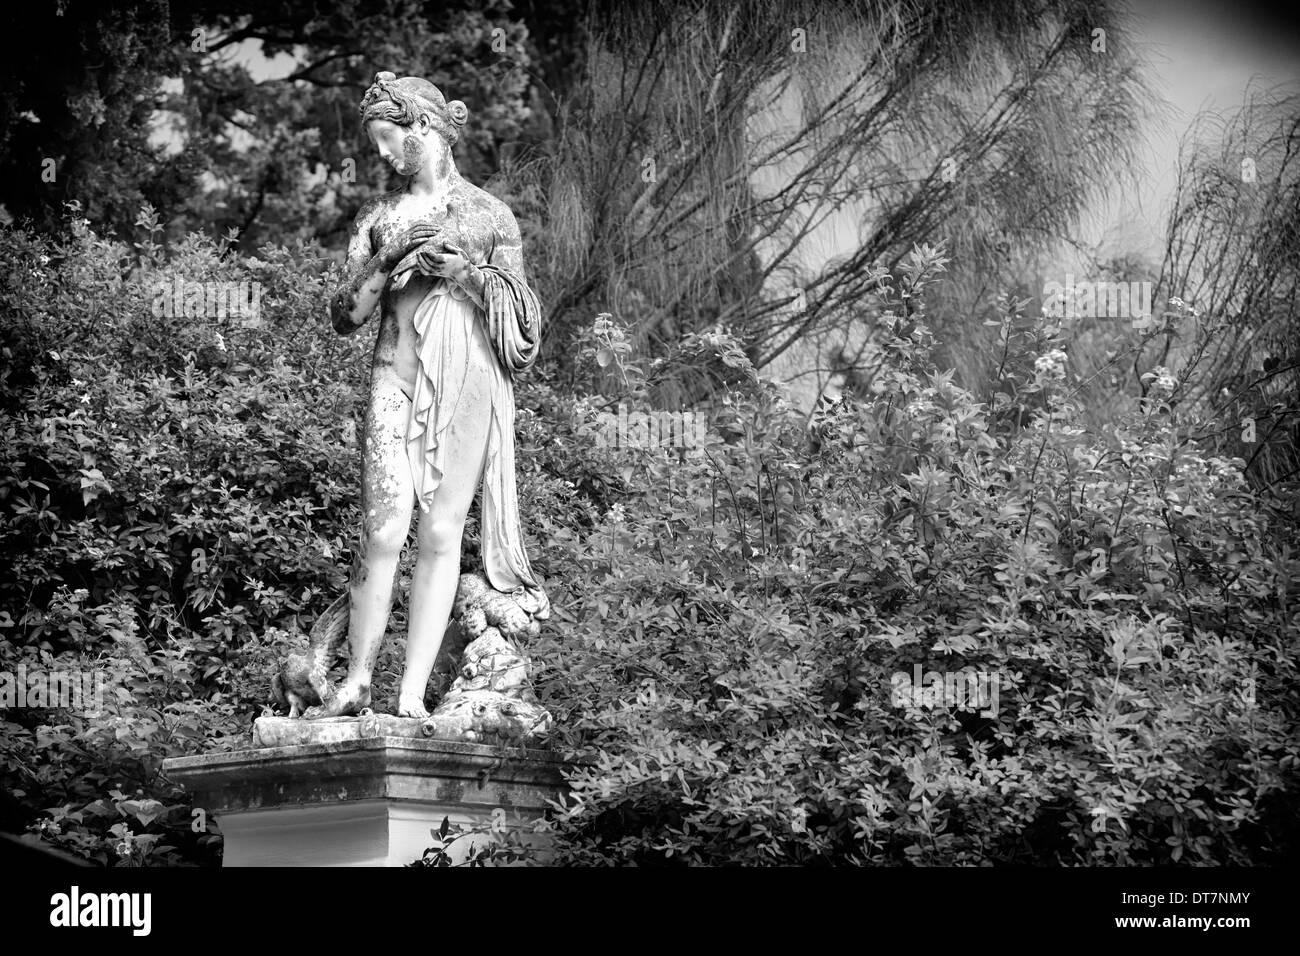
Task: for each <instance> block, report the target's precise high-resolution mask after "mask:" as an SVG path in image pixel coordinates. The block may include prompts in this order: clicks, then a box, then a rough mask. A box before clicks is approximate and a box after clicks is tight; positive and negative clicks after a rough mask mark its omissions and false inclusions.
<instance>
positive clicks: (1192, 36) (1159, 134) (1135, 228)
mask: <svg viewBox="0 0 1300 956" xmlns="http://www.w3.org/2000/svg"><path fill="white" fill-rule="evenodd" d="M1249 6H1250V5H1249V4H1234V3H1224V2H1220V3H1213V2H1209V0H1135V2H1134V13H1135V18H1134V26H1135V31H1134V37H1135V39H1136V40H1137V41H1138V42H1140V43H1142V44H1143V45H1144V46H1146V47H1149V52H1144V54H1143V56H1142V59H1143V60H1145V61H1147V62H1148V63H1149V64H1150V67H1149V73H1148V79H1149V81H1150V83H1151V85H1152V87H1153V89H1154V91H1155V93H1156V94H1157V95H1158V96H1160V97H1162V98H1163V99H1164V100H1165V101H1166V102H1167V104H1168V106H1167V115H1166V116H1165V118H1164V119H1163V120H1158V121H1156V122H1154V123H1152V124H1151V127H1150V129H1149V132H1148V134H1147V137H1146V142H1145V144H1144V154H1145V161H1144V163H1143V169H1142V170H1141V180H1140V181H1141V185H1140V187H1139V188H1138V189H1137V190H1136V192H1129V193H1127V194H1126V195H1124V196H1122V197H1116V198H1115V199H1114V200H1113V201H1111V202H1109V203H1106V204H1105V205H1104V206H1103V207H1102V208H1100V209H1099V210H1098V212H1097V214H1096V216H1095V217H1094V218H1093V221H1092V222H1091V223H1090V224H1089V227H1088V228H1087V230H1086V232H1087V234H1088V235H1089V237H1090V239H1091V240H1092V241H1097V240H1101V239H1103V238H1104V239H1105V240H1106V241H1107V244H1108V245H1110V244H1113V245H1114V246H1115V247H1116V248H1115V249H1114V251H1116V252H1120V251H1138V252H1146V253H1148V254H1150V255H1152V256H1156V255H1158V253H1159V251H1160V249H1161V248H1162V239H1163V236H1164V221H1165V215H1166V212H1167V210H1168V207H1169V204H1170V202H1171V201H1172V199H1173V190H1174V185H1175V181H1176V174H1177V163H1178V143H1179V140H1180V139H1181V138H1182V136H1183V135H1184V134H1185V133H1186V132H1187V129H1188V127H1189V125H1190V124H1191V122H1192V120H1193V119H1194V118H1195V117H1196V114H1197V113H1198V112H1200V111H1201V110H1206V109H1211V110H1225V111H1228V112H1232V111H1235V110H1236V108H1238V107H1240V106H1241V104H1242V102H1243V101H1244V98H1245V95H1246V89H1247V86H1248V85H1249V84H1250V83H1251V81H1252V80H1254V81H1255V83H1256V84H1257V85H1259V86H1261V87H1264V88H1267V87H1271V86H1276V85H1279V84H1282V83H1291V84H1294V83H1297V81H1300V44H1298V43H1297V42H1296V39H1295V35H1294V33H1293V32H1291V31H1287V30H1277V29H1274V28H1272V27H1271V26H1270V24H1268V23H1267V22H1265V21H1262V20H1260V19H1258V18H1256V17H1254V16H1251V15H1249V14H1245V13H1243V12H1242V11H1243V10H1246V9H1249Z"/></svg>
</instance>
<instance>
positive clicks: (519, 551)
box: [406, 265, 550, 618]
mask: <svg viewBox="0 0 1300 956" xmlns="http://www.w3.org/2000/svg"><path fill="white" fill-rule="evenodd" d="M479 268H480V269H481V270H482V271H483V274H484V296H483V298H484V308H483V309H479V308H478V307H477V306H476V305H475V304H474V303H473V301H471V300H470V299H469V297H468V296H467V294H466V293H465V292H464V290H462V289H461V288H460V287H459V286H458V285H456V284H455V283H452V282H449V281H447V280H445V279H442V280H438V281H437V282H434V283H433V286H432V288H431V289H430V290H429V292H428V293H426V295H425V296H424V298H423V299H421V300H420V303H419V305H417V306H416V309H415V315H414V324H415V332H416V350H417V352H418V356H419V369H418V372H417V375H416V383H415V396H414V398H413V399H412V402H411V417H410V419H409V422H408V424H407V431H406V450H407V458H408V460H409V462H410V466H411V477H412V480H413V481H414V484H415V495H416V501H417V502H418V504H419V506H420V508H421V509H422V510H423V511H425V512H428V511H429V510H430V507H431V505H432V502H433V497H434V492H435V491H436V490H437V488H438V485H439V484H440V483H441V482H442V476H443V474H444V460H445V455H446V442H445V441H443V440H442V436H443V434H444V433H445V432H446V430H447V428H448V427H449V426H450V424H451V422H452V420H453V418H454V416H455V414H456V409H457V407H458V406H459V404H460V399H461V395H462V393H463V390H464V385H465V379H466V375H467V373H468V369H469V366H470V363H471V361H473V360H474V359H475V356H474V355H473V354H472V353H473V352H474V350H475V345H474V337H475V332H476V331H479V333H480V334H483V335H484V336H485V337H486V340H487V343H488V345H489V347H490V349H491V352H492V354H493V356H494V357H495V361H490V362H489V363H488V365H489V377H490V381H491V387H490V395H491V402H492V421H491V425H490V426H489V429H488V442H487V456H486V460H485V462H484V466H483V474H482V502H481V504H482V508H481V512H480V515H481V520H480V543H481V549H482V556H483V569H484V573H485V575H486V577H487V579H488V582H489V583H490V584H491V585H492V587H494V588H496V589H497V590H498V591H505V592H513V593H514V595H515V598H516V600H517V601H518V603H519V605H520V606H521V607H522V608H523V609H524V610H526V611H528V612H529V613H532V614H534V615H535V616H536V617H538V618H546V617H549V615H550V601H549V600H548V599H547V597H546V593H545V592H544V591H543V590H542V587H541V584H540V583H539V582H538V580H537V577H536V575H535V574H534V573H533V570H532V567H531V565H530V564H529V562H528V555H527V552H526V551H525V550H524V540H523V527H522V525H521V523H520V520H519V501H518V496H517V489H516V485H515V396H514V382H513V376H514V374H515V373H516V372H519V371H523V370H524V369H526V368H528V367H530V366H531V365H532V364H533V363H535V362H536V361H537V353H538V349H539V346H540V342H541V336H540V334H539V331H540V323H541V308H540V306H539V304H538V302H537V297H536V296H535V295H534V294H533V292H532V290H531V289H529V288H528V286H527V284H526V283H524V282H523V281H522V280H521V279H519V277H517V276H516V275H514V274H513V273H511V272H509V271H508V270H505V269H501V268H498V267H496V266H491V265H483V266H480V267H479ZM476 326H477V329H476ZM478 349H479V351H480V354H481V350H482V346H481V345H479V346H478Z"/></svg>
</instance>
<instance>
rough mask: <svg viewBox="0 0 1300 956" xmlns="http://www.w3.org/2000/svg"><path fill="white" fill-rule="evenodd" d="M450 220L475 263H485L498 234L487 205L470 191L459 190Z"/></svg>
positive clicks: (454, 198) (453, 200) (461, 243)
mask: <svg viewBox="0 0 1300 956" xmlns="http://www.w3.org/2000/svg"><path fill="white" fill-rule="evenodd" d="M451 204H452V206H453V208H452V209H451V210H450V211H449V218H450V219H452V221H453V223H454V226H453V228H454V230H455V232H456V233H457V234H458V235H459V236H460V245H461V247H462V248H463V249H464V250H465V251H466V252H468V253H469V254H470V257H471V258H472V259H473V260H474V261H475V262H483V261H485V260H486V259H487V257H488V254H489V253H490V252H491V251H492V247H493V245H494V244H495V238H496V233H495V230H494V228H493V226H492V216H491V211H490V210H489V208H488V206H487V204H486V203H485V202H484V201H483V200H482V199H480V197H478V196H476V195H474V194H473V193H471V192H469V191H468V190H464V191H461V190H458V191H457V193H456V195H455V196H453V197H452V199H451Z"/></svg>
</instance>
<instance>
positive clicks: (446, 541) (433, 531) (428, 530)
mask: <svg viewBox="0 0 1300 956" xmlns="http://www.w3.org/2000/svg"><path fill="white" fill-rule="evenodd" d="M464 531H465V519H464V518H461V519H460V520H459V521H457V520H455V517H454V516H453V517H452V518H426V519H425V520H424V521H422V522H421V523H420V553H421V554H430V555H434V554H436V555H444V554H454V553H458V552H459V551H460V540H461V536H462V535H463V534H464Z"/></svg>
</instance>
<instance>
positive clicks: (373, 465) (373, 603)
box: [318, 362, 455, 717]
mask: <svg viewBox="0 0 1300 956" xmlns="http://www.w3.org/2000/svg"><path fill="white" fill-rule="evenodd" d="M403 387H404V386H403V384H402V382H401V380H400V379H398V377H397V376H396V375H395V374H394V373H393V370H392V367H391V365H389V364H388V363H386V362H377V363H376V364H375V367H374V371H373V372H372V373H371V383H370V403H369V406H368V407H367V409H366V428H365V437H364V443H363V451H362V458H361V535H360V548H359V550H358V553H357V555H356V559H355V560H354V562H353V564H352V577H351V583H350V589H349V594H350V598H351V603H352V607H351V616H350V618H349V621H348V647H349V653H350V658H351V659H350V661H349V664H348V675H347V677H346V678H345V680H344V681H343V683H342V684H341V685H340V686H339V688H338V692H337V693H336V694H335V695H334V698H333V699H332V700H330V701H328V702H326V704H325V706H323V707H322V708H321V709H320V711H319V712H318V714H319V716H322V717H333V716H340V715H345V714H355V713H357V712H358V711H359V710H361V709H362V708H364V707H368V706H369V705H370V680H371V674H372V673H373V672H374V669H375V661H376V660H377V658H378V656H379V648H380V646H381V644H382V643H383V639H384V631H385V630H386V629H387V627H388V615H389V612H390V611H391V610H392V605H393V594H394V580H395V578H396V575H397V562H398V559H399V558H400V557H401V552H402V546H403V545H404V544H405V543H406V538H407V536H408V535H409V534H410V530H411V509H412V507H413V506H414V503H415V485H414V482H413V481H412V480H411V466H410V464H409V463H408V461H407V457H406V425H407V420H408V419H409V418H410V413H411V402H410V399H408V398H407V397H406V394H405V392H404V391H403ZM454 584H455V582H454V580H453V586H454Z"/></svg>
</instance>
